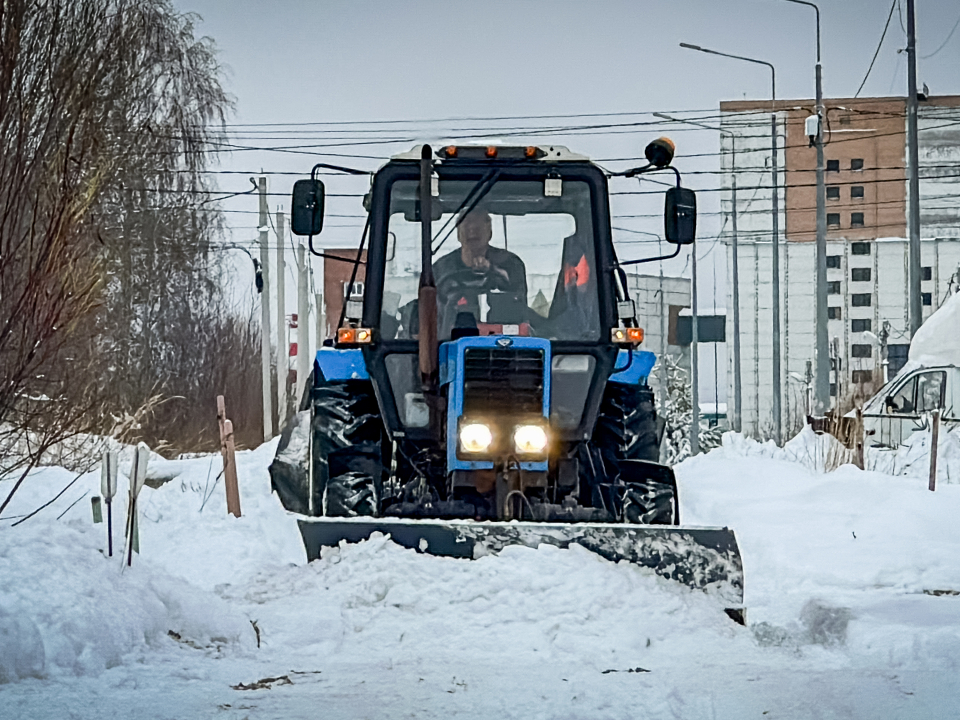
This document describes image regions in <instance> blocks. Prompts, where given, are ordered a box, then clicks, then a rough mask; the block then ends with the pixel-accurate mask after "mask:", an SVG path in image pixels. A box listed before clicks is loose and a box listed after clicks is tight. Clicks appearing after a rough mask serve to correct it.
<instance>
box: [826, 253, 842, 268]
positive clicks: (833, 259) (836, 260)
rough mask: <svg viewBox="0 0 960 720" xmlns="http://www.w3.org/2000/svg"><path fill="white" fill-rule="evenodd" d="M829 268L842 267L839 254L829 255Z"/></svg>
mask: <svg viewBox="0 0 960 720" xmlns="http://www.w3.org/2000/svg"><path fill="white" fill-rule="evenodd" d="M827 268H828V269H829V270H839V269H840V256H839V255H827Z"/></svg>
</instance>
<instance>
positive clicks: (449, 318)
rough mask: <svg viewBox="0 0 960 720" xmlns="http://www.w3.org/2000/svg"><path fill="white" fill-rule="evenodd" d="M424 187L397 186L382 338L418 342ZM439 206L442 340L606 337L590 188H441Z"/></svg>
mask: <svg viewBox="0 0 960 720" xmlns="http://www.w3.org/2000/svg"><path fill="white" fill-rule="evenodd" d="M418 185H419V184H418V182H417V181H415V180H400V181H397V182H395V183H394V184H393V187H392V189H391V199H390V222H389V233H388V241H387V261H386V268H385V280H384V288H383V305H382V307H383V313H382V316H381V334H382V336H383V337H384V338H412V337H416V336H417V334H418V327H417V325H418V313H417V289H418V286H419V278H420V252H421V251H420V236H421V228H420V222H419V207H418V201H417V193H418ZM439 191H440V195H439V197H436V196H435V197H434V198H433V204H434V212H433V226H432V228H433V266H434V277H435V279H436V284H437V306H438V307H437V316H438V324H439V327H438V334H439V337H440V339H441V340H448V339H450V338H451V336H455V335H464V334H476V333H479V334H480V335H489V334H501V333H502V334H508V335H529V336H536V337H544V338H549V339H553V340H597V339H599V337H600V320H599V306H598V301H597V276H596V271H595V265H596V255H595V251H594V239H593V226H592V220H591V202H590V188H589V186H588V185H587V184H586V183H585V182H581V181H562V182H561V181H560V180H559V179H556V180H553V179H548V180H546V181H545V180H544V179H543V178H540V179H536V180H522V181H517V180H503V181H496V180H495V178H494V177H493V176H491V175H488V176H485V177H477V178H473V179H469V180H459V179H458V180H444V179H440V181H439Z"/></svg>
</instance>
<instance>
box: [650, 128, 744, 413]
mask: <svg viewBox="0 0 960 720" xmlns="http://www.w3.org/2000/svg"><path fill="white" fill-rule="evenodd" d="M653 115H654V117H658V118H662V119H664V120H670V121H672V122H678V123H684V124H686V125H695V126H697V127H702V128H705V129H707V130H714V131H716V132H719V133H720V134H721V135H726V136H727V137H729V138H730V155H731V157H732V161H731V163H730V165H731V177H732V180H731V183H730V190H731V200H732V211H731V213H730V224H731V225H732V229H733V234H732V237H731V241H730V248H731V252H732V258H731V263H730V264H731V268H730V271H731V274H732V276H733V283H732V284H733V288H732V291H733V342H732V345H733V417H732V418H731V419H732V421H733V422H732V423H731V424H730V426H731V429H732V430H734V431H735V432H740V431H741V430H742V423H741V417H742V414H741V404H740V403H741V396H742V383H741V375H740V270H739V265H738V259H737V255H738V253H739V251H738V248H737V136H736V135H735V134H734V133H732V132H730V131H729V130H724V129H723V128H720V127H714V126H713V125H706V124H704V123H701V122H696V121H695V120H682V119H680V118H675V117H673V116H671V115H667V114H665V113H653ZM714 301H716V298H714ZM714 372H716V368H714Z"/></svg>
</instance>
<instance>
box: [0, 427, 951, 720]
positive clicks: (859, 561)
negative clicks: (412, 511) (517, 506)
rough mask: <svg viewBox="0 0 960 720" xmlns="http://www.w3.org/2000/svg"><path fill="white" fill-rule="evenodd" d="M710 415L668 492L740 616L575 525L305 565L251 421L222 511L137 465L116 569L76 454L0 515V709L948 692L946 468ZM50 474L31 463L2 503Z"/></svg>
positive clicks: (765, 708) (485, 712)
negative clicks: (941, 472)
mask: <svg viewBox="0 0 960 720" xmlns="http://www.w3.org/2000/svg"><path fill="white" fill-rule="evenodd" d="M728 439H730V438H728ZM730 440H731V441H730V442H728V443H727V447H726V448H725V449H721V450H717V451H714V452H712V453H710V454H709V455H707V456H701V457H698V458H695V459H692V460H689V461H687V462H685V463H683V464H682V465H681V466H680V467H679V468H678V476H679V479H680V486H681V499H682V510H681V512H682V517H683V519H684V522H685V523H687V524H696V525H729V526H731V527H733V528H734V529H735V530H736V531H737V535H738V538H739V541H740V546H741V549H742V552H743V558H744V567H745V573H746V604H747V606H748V608H749V609H748V626H747V627H741V626H738V625H736V624H734V623H733V622H731V621H730V620H728V619H727V618H726V617H725V616H724V615H723V614H722V613H719V612H718V611H717V607H716V605H715V604H714V603H713V602H712V601H710V599H709V598H707V597H706V596H704V595H703V594H701V593H696V592H691V591H688V590H687V589H685V588H683V587H681V586H679V585H675V584H671V583H669V582H668V581H664V580H662V579H660V578H657V577H655V576H653V575H651V574H649V573H648V572H646V571H644V570H642V569H639V568H637V567H634V566H630V565H624V564H620V565H613V564H611V563H608V562H606V561H604V560H601V559H600V558H598V557H596V556H594V555H593V554H591V553H589V552H587V551H585V550H579V549H576V548H575V549H572V550H567V551H563V550H558V549H556V548H553V547H542V548H540V549H536V550H534V549H529V548H519V547H518V548H511V549H508V550H507V551H505V552H503V553H502V554H500V555H499V556H497V557H485V558H482V559H480V560H476V561H461V560H453V559H444V558H435V557H429V556H425V555H419V554H417V553H415V552H412V551H407V550H403V549H401V548H399V547H397V546H395V545H393V544H392V543H390V542H389V541H387V540H386V539H385V538H377V539H373V540H370V541H368V542H366V543H362V544H360V545H353V546H346V547H343V548H340V549H334V550H331V551H329V552H328V553H326V554H325V555H324V557H323V559H321V560H320V561H318V562H315V563H311V564H310V565H307V564H305V563H304V558H303V550H302V546H301V544H300V539H299V534H298V532H297V529H296V522H295V519H294V518H293V517H292V516H289V515H287V514H286V513H285V512H284V511H283V510H282V509H281V508H280V506H279V503H278V502H277V501H276V500H275V499H274V498H273V497H272V496H271V495H270V494H269V478H268V476H267V472H266V467H267V465H268V463H269V460H270V458H271V456H272V452H273V447H272V444H271V446H266V447H263V448H260V449H259V450H257V451H254V452H249V453H243V454H241V456H240V457H239V458H238V460H239V471H240V482H241V497H242V503H243V511H244V516H243V518H241V519H240V520H236V519H233V518H231V517H228V516H226V512H225V502H224V499H223V490H222V486H220V485H217V486H215V487H214V486H213V485H214V480H215V478H216V476H217V473H218V472H219V459H218V458H212V459H211V458H200V459H197V460H194V461H190V462H189V463H186V464H185V468H186V469H185V471H184V473H183V474H182V475H181V476H180V477H179V478H177V479H176V480H174V481H172V482H170V483H168V484H166V485H164V486H163V487H161V488H160V489H158V490H151V489H149V488H146V489H144V491H143V495H142V496H141V513H142V515H141V541H140V544H141V551H142V554H141V555H140V556H135V558H134V564H133V567H132V568H129V569H122V568H121V563H120V560H119V558H116V557H115V558H112V559H109V558H105V557H104V556H103V554H102V553H101V550H102V548H103V547H104V546H105V537H104V526H103V525H93V524H92V523H91V522H90V505H89V501H88V500H87V499H84V500H82V501H81V502H79V503H77V504H76V505H75V506H74V507H73V508H72V509H71V510H69V511H68V512H67V513H66V514H65V515H63V517H62V518H61V519H60V520H57V519H56V518H57V516H58V515H60V514H61V513H62V512H63V511H64V510H65V509H66V508H67V506H68V505H69V504H70V503H71V502H73V501H74V500H76V499H77V498H78V497H79V496H80V495H82V494H83V493H84V492H85V491H87V490H89V491H90V493H91V494H95V493H96V492H97V488H98V485H99V479H98V478H97V477H96V476H90V477H84V478H81V479H80V480H79V481H78V482H77V483H76V484H75V485H74V486H72V487H71V489H70V491H69V492H68V493H65V494H64V496H63V497H62V498H61V499H60V500H58V501H57V503H54V504H53V505H51V506H50V507H49V508H46V509H45V510H44V511H42V512H41V513H40V514H38V515H37V516H36V517H34V518H31V519H30V520H28V521H27V522H25V523H23V524H22V525H20V526H18V527H10V523H9V522H3V523H2V527H0V717H2V718H53V717H57V718H74V717H75V718H97V719H98V720H99V719H101V718H112V717H116V718H200V717H222V718H238V719H239V718H251V719H253V718H278V719H279V718H300V717H303V718H312V717H324V718H365V717H369V718H379V717H398V716H408V717H422V718H433V717H436V718H441V717H478V718H479V717H525V718H541V717H542V718H581V717H582V718H607V717H609V718H636V717H644V718H711V719H713V718H750V717H756V718H807V717H809V718H834V717H837V718H878V717H885V718H886V717H890V718H893V717H903V718H906V717H916V718H934V717H957V716H960V687H958V686H957V683H956V678H957V677H958V676H960V596H956V595H950V594H941V595H932V594H927V593H928V592H932V591H943V590H947V591H951V590H952V591H956V590H960V562H958V558H960V485H944V486H942V487H940V488H938V490H937V492H935V493H931V492H929V491H928V490H927V489H926V484H925V483H924V482H922V481H919V480H916V479H910V478H902V477H900V478H895V477H890V476H886V475H881V474H879V473H865V472H862V471H859V470H857V469H855V468H852V467H843V468H841V469H840V470H837V471H835V472H833V473H829V474H822V473H815V472H811V471H810V470H808V469H807V468H805V467H804V466H803V465H801V464H799V463H796V462H789V461H786V460H777V459H771V458H769V457H762V455H763V451H762V449H761V448H759V447H758V446H756V445H755V444H751V443H749V442H744V441H739V442H737V441H736V440H737V439H736V438H733V439H730ZM72 477H73V476H72V475H70V474H69V473H67V472H66V471H65V470H62V469H58V468H47V469H43V470H41V471H38V472H37V473H36V475H35V477H33V478H31V480H30V481H29V482H28V483H27V484H25V486H24V488H23V490H22V491H21V492H20V493H19V494H18V495H17V497H16V500H15V502H14V503H13V504H12V505H11V506H10V507H9V508H8V509H7V510H6V511H5V515H6V516H10V515H18V514H21V513H24V512H28V511H30V510H32V509H34V508H35V507H37V506H38V505H40V504H41V503H43V502H45V501H46V500H48V499H49V498H50V497H52V496H53V495H54V494H56V493H57V492H59V491H60V489H62V488H63V486H64V485H65V484H66V483H67V482H69V480H70V479H72ZM9 485H10V482H9V481H2V482H0V496H4V495H5V488H7V487H9ZM123 491H124V484H123V481H121V494H123ZM208 496H209V497H208ZM205 497H208V499H207V501H206V503H205V504H204V498H205ZM201 506H202V508H203V509H202V511H201ZM122 517H123V507H122V503H121V504H120V507H118V508H115V528H117V538H118V539H117V544H118V545H119V544H120V542H121V539H122V530H121V529H120V528H122V521H121V520H120V518H122ZM257 631H259V639H260V644H259V647H258V638H257ZM258 681H263V682H259V685H257V683H258ZM250 685H254V686H255V687H254V688H252V689H246V688H248V687H249V686H250Z"/></svg>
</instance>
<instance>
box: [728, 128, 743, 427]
mask: <svg viewBox="0 0 960 720" xmlns="http://www.w3.org/2000/svg"><path fill="white" fill-rule="evenodd" d="M730 137H731V140H732V139H733V136H732V135H731V136H730ZM733 157H734V161H733V162H734V170H733V182H732V183H731V185H730V189H731V191H732V195H731V200H732V201H733V212H732V213H731V215H730V222H731V225H732V229H733V234H732V235H731V237H730V255H731V260H730V263H731V268H730V271H731V273H732V275H733V430H734V432H742V431H743V405H742V402H743V378H742V374H741V372H740V267H739V259H738V255H739V254H740V248H739V246H738V240H737V171H736V150H734V155H733Z"/></svg>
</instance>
